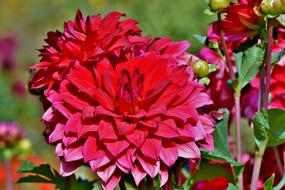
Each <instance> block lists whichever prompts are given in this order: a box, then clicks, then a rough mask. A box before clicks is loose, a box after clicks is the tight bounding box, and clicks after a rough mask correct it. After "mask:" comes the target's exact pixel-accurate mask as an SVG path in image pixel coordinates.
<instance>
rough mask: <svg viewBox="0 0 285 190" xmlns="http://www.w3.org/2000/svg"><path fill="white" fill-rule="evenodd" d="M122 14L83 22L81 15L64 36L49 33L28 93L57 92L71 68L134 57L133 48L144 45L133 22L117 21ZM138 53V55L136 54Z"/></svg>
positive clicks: (95, 17)
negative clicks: (50, 90)
mask: <svg viewBox="0 0 285 190" xmlns="http://www.w3.org/2000/svg"><path fill="white" fill-rule="evenodd" d="M122 16H124V14H122V13H119V12H111V13H109V14H108V15H107V16H106V17H105V18H101V16H100V14H98V15H95V16H88V17H87V18H85V17H84V16H83V15H82V13H81V12H80V11H78V12H77V14H76V17H75V21H74V22H73V21H69V22H66V23H65V24H64V32H59V31H56V32H49V33H48V36H47V39H46V40H45V41H46V43H47V45H46V46H44V48H43V49H41V50H40V57H41V61H40V63H38V64H36V65H34V66H33V67H32V69H37V72H36V73H35V75H34V77H33V80H32V81H31V83H30V88H31V89H38V88H42V87H48V89H50V88H56V87H57V85H58V84H59V82H60V81H61V80H62V79H63V78H64V77H65V76H66V74H68V73H69V70H70V68H71V67H72V66H73V65H74V64H78V63H80V64H85V65H88V64H94V63H96V62H98V61H101V60H103V59H108V60H110V61H111V63H112V64H116V62H120V61H125V60H127V58H128V57H130V56H133V55H135V54H136V50H135V44H138V43H140V42H142V41H146V40H145V39H143V38H142V37H140V36H139V35H140V33H141V30H140V28H138V27H137V26H136V23H137V22H136V21H135V20H133V19H125V20H123V21H119V20H120V18H121V17H122ZM137 53H139V52H137Z"/></svg>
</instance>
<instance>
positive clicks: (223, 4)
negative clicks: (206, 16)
mask: <svg viewBox="0 0 285 190" xmlns="http://www.w3.org/2000/svg"><path fill="white" fill-rule="evenodd" d="M229 4H230V1H229V0H210V4H209V6H210V8H211V10H212V11H218V10H220V9H225V8H227V7H228V6H229Z"/></svg>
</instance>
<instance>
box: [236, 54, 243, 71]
mask: <svg viewBox="0 0 285 190" xmlns="http://www.w3.org/2000/svg"><path fill="white" fill-rule="evenodd" d="M234 57H235V61H236V66H237V72H238V73H240V71H241V66H242V57H243V53H242V52H238V53H235V54H234Z"/></svg>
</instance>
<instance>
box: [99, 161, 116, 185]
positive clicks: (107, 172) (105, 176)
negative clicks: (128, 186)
mask: <svg viewBox="0 0 285 190" xmlns="http://www.w3.org/2000/svg"><path fill="white" fill-rule="evenodd" d="M115 170H116V165H115V164H111V165H110V166H107V167H103V168H100V169H98V170H97V175H98V176H99V177H100V179H101V180H103V181H104V182H107V181H108V180H109V178H110V177H111V176H112V174H113V173H114V171H115Z"/></svg>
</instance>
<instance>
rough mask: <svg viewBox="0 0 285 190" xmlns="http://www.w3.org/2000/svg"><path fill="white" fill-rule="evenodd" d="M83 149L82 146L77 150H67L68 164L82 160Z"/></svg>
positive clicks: (65, 158)
mask: <svg viewBox="0 0 285 190" xmlns="http://www.w3.org/2000/svg"><path fill="white" fill-rule="evenodd" d="M82 151H83V147H82V146H81V145H80V146H79V147H76V148H67V149H65V150H64V154H65V155H64V160H65V161H66V162H72V161H76V160H80V159H82V158H83V154H82Z"/></svg>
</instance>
